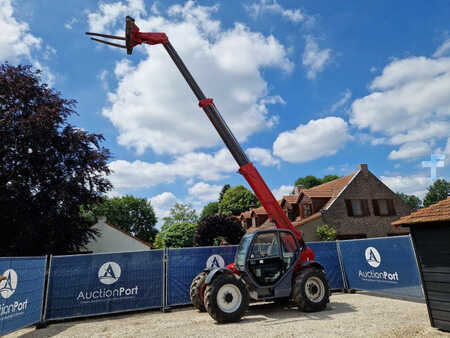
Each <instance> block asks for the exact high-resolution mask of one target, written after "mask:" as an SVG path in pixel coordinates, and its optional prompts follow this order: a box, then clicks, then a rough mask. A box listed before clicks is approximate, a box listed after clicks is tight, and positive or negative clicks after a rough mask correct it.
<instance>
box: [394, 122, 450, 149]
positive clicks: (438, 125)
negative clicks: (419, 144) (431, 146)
mask: <svg viewBox="0 0 450 338" xmlns="http://www.w3.org/2000/svg"><path fill="white" fill-rule="evenodd" d="M449 134H450V121H440V122H435V121H430V122H428V123H425V124H423V125H421V126H420V128H417V129H412V130H408V131H406V133H403V134H396V135H394V136H392V138H391V143H392V144H402V143H405V142H413V141H422V140H427V139H431V138H441V137H446V136H448V135H449Z"/></svg>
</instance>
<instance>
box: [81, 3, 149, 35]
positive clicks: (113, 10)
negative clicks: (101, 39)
mask: <svg viewBox="0 0 450 338" xmlns="http://www.w3.org/2000/svg"><path fill="white" fill-rule="evenodd" d="M144 14H146V11H145V5H144V1H143V0H126V3H124V2H122V1H118V2H112V3H106V2H103V1H101V2H100V3H99V11H98V12H88V24H89V29H90V31H91V32H95V33H110V32H111V29H112V28H113V26H114V25H115V24H116V21H117V20H120V21H121V23H122V26H123V27H124V26H125V16H127V15H130V16H133V17H135V19H138V18H140V16H141V15H144ZM123 27H122V30H123Z"/></svg>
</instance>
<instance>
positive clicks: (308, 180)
mask: <svg viewBox="0 0 450 338" xmlns="http://www.w3.org/2000/svg"><path fill="white" fill-rule="evenodd" d="M338 178H339V176H337V175H326V176H324V177H323V178H318V177H316V176H313V175H308V176H305V177H299V178H297V180H296V181H295V184H294V185H295V186H297V185H303V186H304V187H305V189H310V188H312V187H315V186H317V185H321V184H324V183H328V182H331V181H333V180H335V179H338Z"/></svg>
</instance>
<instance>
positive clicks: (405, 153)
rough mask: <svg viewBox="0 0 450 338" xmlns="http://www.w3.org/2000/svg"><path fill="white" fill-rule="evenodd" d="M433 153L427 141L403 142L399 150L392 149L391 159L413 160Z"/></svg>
mask: <svg viewBox="0 0 450 338" xmlns="http://www.w3.org/2000/svg"><path fill="white" fill-rule="evenodd" d="M430 154H431V147H430V146H429V145H428V144H427V143H425V142H411V143H405V144H403V145H402V146H401V147H400V148H399V149H398V150H392V151H391V153H390V154H389V156H388V158H389V159H390V160H413V159H416V158H418V157H422V156H424V155H430Z"/></svg>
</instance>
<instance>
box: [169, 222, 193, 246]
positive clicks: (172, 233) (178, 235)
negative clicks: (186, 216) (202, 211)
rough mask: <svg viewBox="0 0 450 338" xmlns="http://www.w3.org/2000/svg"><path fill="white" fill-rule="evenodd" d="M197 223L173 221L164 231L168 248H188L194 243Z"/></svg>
mask: <svg viewBox="0 0 450 338" xmlns="http://www.w3.org/2000/svg"><path fill="white" fill-rule="evenodd" d="M196 230H197V224H195V223H188V222H177V223H173V224H172V225H171V226H169V228H167V230H166V231H164V233H163V240H164V245H165V246H166V247H168V248H187V247H191V246H193V245H194V234H195V231H196Z"/></svg>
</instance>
